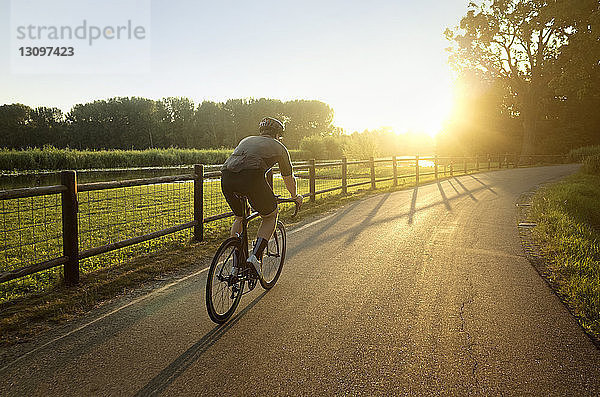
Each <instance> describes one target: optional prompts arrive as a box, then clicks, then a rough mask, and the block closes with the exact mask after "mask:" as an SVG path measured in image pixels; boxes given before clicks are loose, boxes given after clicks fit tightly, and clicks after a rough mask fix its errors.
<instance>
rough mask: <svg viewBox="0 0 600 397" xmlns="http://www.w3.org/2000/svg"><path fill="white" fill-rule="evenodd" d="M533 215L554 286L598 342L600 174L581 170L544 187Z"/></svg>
mask: <svg viewBox="0 0 600 397" xmlns="http://www.w3.org/2000/svg"><path fill="white" fill-rule="evenodd" d="M532 216H533V218H534V220H535V221H536V222H537V223H538V226H537V227H536V228H535V229H534V237H535V238H536V240H537V241H539V242H540V245H541V247H542V251H543V254H544V257H545V258H547V260H548V269H547V271H548V272H549V276H548V277H549V278H550V281H551V283H552V284H553V285H554V286H555V287H556V289H557V292H558V294H559V295H560V296H561V297H562V298H563V299H564V300H565V301H566V303H567V304H568V306H569V307H570V308H571V309H572V311H573V313H574V314H575V315H576V316H577V318H578V319H579V321H580V323H581V325H582V326H583V327H584V328H585V329H586V330H587V331H588V332H590V333H591V334H592V335H595V337H596V338H600V175H593V174H587V173H584V172H580V173H578V174H575V175H573V176H570V177H568V178H566V179H565V180H563V181H561V182H559V183H556V184H554V185H551V186H548V187H546V188H544V189H541V190H540V191H538V192H537V193H536V195H535V196H534V199H533V206H532Z"/></svg>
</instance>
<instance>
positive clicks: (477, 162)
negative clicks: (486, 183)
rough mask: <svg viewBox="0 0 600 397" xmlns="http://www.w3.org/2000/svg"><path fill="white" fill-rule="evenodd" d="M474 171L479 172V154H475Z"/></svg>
mask: <svg viewBox="0 0 600 397" xmlns="http://www.w3.org/2000/svg"><path fill="white" fill-rule="evenodd" d="M475 171H477V172H479V155H478V154H476V155H475Z"/></svg>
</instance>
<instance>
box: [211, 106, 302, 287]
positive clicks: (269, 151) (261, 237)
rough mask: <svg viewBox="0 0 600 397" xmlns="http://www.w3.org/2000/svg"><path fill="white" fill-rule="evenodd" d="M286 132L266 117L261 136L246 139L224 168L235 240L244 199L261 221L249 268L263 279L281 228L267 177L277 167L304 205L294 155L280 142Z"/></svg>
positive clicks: (280, 124)
mask: <svg viewBox="0 0 600 397" xmlns="http://www.w3.org/2000/svg"><path fill="white" fill-rule="evenodd" d="M284 129H285V128H284V126H283V123H282V122H281V121H279V120H277V119H274V118H272V117H265V118H264V119H262V121H261V122H260V123H259V135H253V136H249V137H246V138H244V139H242V140H241V142H240V143H239V144H238V146H237V147H236V148H235V150H234V151H233V154H232V155H231V156H229V158H228V159H227V160H226V161H225V164H223V167H222V168H221V172H222V177H221V190H222V192H223V195H224V196H225V199H226V200H227V203H228V204H229V206H230V207H231V210H232V211H233V213H234V215H235V219H234V221H233V225H232V226H231V236H235V235H236V234H239V233H241V231H242V217H243V215H244V207H243V201H242V199H241V198H240V195H241V196H245V197H247V198H248V201H249V202H250V205H252V208H254V209H255V210H256V211H258V213H259V214H260V217H261V224H260V227H259V228H258V233H257V236H256V241H255V243H254V249H253V250H252V253H251V254H250V255H249V258H248V263H251V264H252V266H249V268H250V269H254V271H255V272H256V275H259V272H260V269H261V265H262V255H263V252H264V250H265V248H266V247H267V243H268V241H269V239H270V238H271V236H272V235H273V232H274V231H275V226H276V225H277V215H278V210H277V199H276V197H275V195H274V194H273V189H272V188H271V186H269V184H268V183H267V180H266V179H265V174H266V173H267V171H268V170H270V169H271V167H273V166H274V165H275V163H277V164H279V171H280V172H281V176H282V177H283V181H284V182H285V187H286V188H287V190H288V191H289V192H290V196H291V197H292V198H293V199H294V200H296V201H298V203H299V204H302V196H301V195H299V194H297V192H296V179H295V178H294V175H293V173H292V163H291V161H290V154H289V152H288V150H287V148H286V147H285V146H284V145H283V144H282V143H281V142H280V140H281V137H282V136H283V131H284ZM234 263H236V262H234ZM237 271H238V269H235V268H234V269H232V275H233V276H236V275H237Z"/></svg>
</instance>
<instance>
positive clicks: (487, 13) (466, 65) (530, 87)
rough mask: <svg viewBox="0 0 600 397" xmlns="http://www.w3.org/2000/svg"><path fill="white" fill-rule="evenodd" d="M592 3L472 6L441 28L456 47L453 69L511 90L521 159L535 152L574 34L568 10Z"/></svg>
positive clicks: (558, 0) (518, 1)
mask: <svg viewBox="0 0 600 397" xmlns="http://www.w3.org/2000/svg"><path fill="white" fill-rule="evenodd" d="M573 3H577V4H573ZM594 4H596V5H597V1H596V0H568V1H566V0H492V1H482V2H481V3H480V4H475V3H473V2H471V3H470V4H469V10H468V12H467V15H466V16H465V17H463V18H462V20H461V22H460V25H459V27H458V28H456V29H454V30H450V29H448V30H446V36H447V38H448V39H450V40H451V41H453V42H454V44H455V45H454V46H453V48H452V49H451V52H452V54H451V57H450V61H451V62H452V63H453V64H454V65H455V66H456V67H457V68H458V69H463V70H464V69H471V70H479V71H481V72H483V73H485V74H487V75H488V78H490V79H494V78H496V79H501V80H503V81H504V82H505V83H506V85H507V86H508V87H510V89H511V91H512V92H513V94H514V97H515V98H516V101H517V107H518V112H519V114H520V118H521V122H522V126H523V140H522V147H521V155H522V156H527V155H529V154H533V153H535V152H536V143H537V138H538V134H539V130H538V122H539V121H540V119H541V117H542V115H544V114H545V112H546V110H545V109H544V106H545V105H546V103H547V102H545V101H544V99H545V98H548V97H552V92H551V90H550V82H551V81H552V79H553V77H554V76H556V68H557V66H558V58H559V56H560V54H561V50H563V49H564V48H565V46H566V45H567V44H568V43H569V38H570V37H571V36H572V35H574V34H575V33H576V32H577V26H576V24H574V23H573V21H572V20H570V18H568V17H567V15H568V13H569V11H570V9H571V8H573V7H578V6H580V7H586V8H588V9H589V8H590V7H593V5H594Z"/></svg>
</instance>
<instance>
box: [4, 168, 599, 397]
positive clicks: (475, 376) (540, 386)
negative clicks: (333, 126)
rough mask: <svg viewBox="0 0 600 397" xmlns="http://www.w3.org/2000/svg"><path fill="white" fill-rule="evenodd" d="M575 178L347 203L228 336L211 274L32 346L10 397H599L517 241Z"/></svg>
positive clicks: (293, 244)
mask: <svg viewBox="0 0 600 397" xmlns="http://www.w3.org/2000/svg"><path fill="white" fill-rule="evenodd" d="M576 169H577V167H576V166H572V165H568V166H554V167H543V168H531V169H516V170H503V171H496V172H490V173H482V174H476V175H472V176H462V177H459V178H454V179H450V180H447V181H443V182H440V183H434V184H429V185H425V186H421V187H419V188H418V189H411V190H405V191H400V192H396V193H391V194H379V195H375V196H371V197H369V198H367V199H364V200H361V201H357V202H354V203H351V204H348V205H347V206H345V207H343V208H341V209H339V210H337V211H335V212H333V213H331V214H329V215H327V216H326V217H323V218H321V219H318V220H317V221H314V222H311V223H309V224H307V225H305V226H300V227H296V228H295V229H294V231H292V232H291V233H290V235H289V239H288V240H289V243H288V244H289V246H288V259H287V263H286V267H285V269H284V273H283V275H282V277H281V279H280V281H279V283H278V285H277V286H276V287H275V288H274V289H273V290H272V291H270V292H269V293H263V292H262V291H258V290H259V289H260V288H257V289H256V290H255V291H254V292H253V293H251V294H249V295H246V296H245V297H244V299H243V300H242V303H241V305H240V308H239V309H238V312H237V315H236V316H235V317H234V318H233V319H232V320H231V321H230V322H229V323H228V324H226V325H225V326H222V327H215V326H214V325H213V324H212V323H211V322H210V320H209V319H208V316H207V315H206V312H205V308H204V283H205V277H206V272H202V271H199V272H197V273H196V274H193V275H190V276H188V277H187V278H185V279H182V280H179V281H177V282H176V283H174V284H173V283H171V284H168V285H167V286H165V287H163V288H162V289H160V290H157V291H154V292H153V293H151V294H149V295H146V296H142V297H140V298H137V299H136V300H134V301H130V302H122V301H121V302H117V303H114V304H112V305H109V307H105V308H104V309H101V311H100V312H98V313H94V314H93V315H92V316H90V317H89V318H86V319H83V320H82V321H81V322H78V323H77V324H70V325H69V326H68V327H66V328H64V329H61V330H60V332H58V333H56V334H52V335H47V336H46V337H45V339H44V340H42V341H40V342H39V344H38V345H37V346H25V347H20V348H19V349H21V350H22V352H27V351H31V349H32V348H36V349H37V350H35V351H33V352H32V353H30V354H28V355H27V356H25V357H22V358H21V359H19V360H18V361H16V362H12V361H10V360H7V361H6V362H3V363H2V367H3V368H2V369H1V370H0V395H55V396H59V395H60V396H68V395H140V396H142V395H167V396H175V395H260V396H263V395H346V394H348V395H440V394H442V395H470V394H484V395H544V396H547V395H557V396H564V395H577V396H581V395H590V396H597V395H600V351H599V350H598V349H597V348H596V347H595V346H594V344H593V343H592V342H591V341H590V340H589V339H588V337H587V336H586V335H585V334H584V333H583V331H582V330H581V328H580V327H579V326H578V324H577V322H576V321H575V320H574V319H573V317H572V316H571V315H570V314H569V313H568V311H567V310H566V308H565V307H564V306H563V305H562V304H561V302H560V301H559V299H558V298H557V297H556V296H555V295H554V294H553V293H552V291H551V290H550V289H549V287H548V286H547V285H546V283H545V282H544V281H543V280H542V279H541V278H540V277H539V275H538V274H537V273H536V271H535V269H534V268H533V267H532V266H531V265H530V264H529V262H528V261H527V259H526V258H525V256H524V253H523V249H522V247H521V243H520V240H519V236H518V230H517V211H516V207H515V202H516V201H517V200H518V198H519V197H520V195H521V194H522V193H523V192H526V191H529V190H531V189H533V188H535V186H536V185H538V184H540V183H544V182H548V181H551V180H555V179H557V178H560V177H563V176H565V175H568V174H570V173H572V172H574V171H575V170H576ZM202 267H204V266H201V267H199V269H201V268H202ZM125 303H127V305H128V306H126V307H122V305H123V304H125ZM111 312H114V313H112V314H111ZM90 321H95V322H94V323H93V324H90V325H86V324H87V323H89V322H90ZM69 332H70V333H69ZM65 334H67V335H66V336H64V335H65ZM55 338H59V339H56V340H53V339H55Z"/></svg>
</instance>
